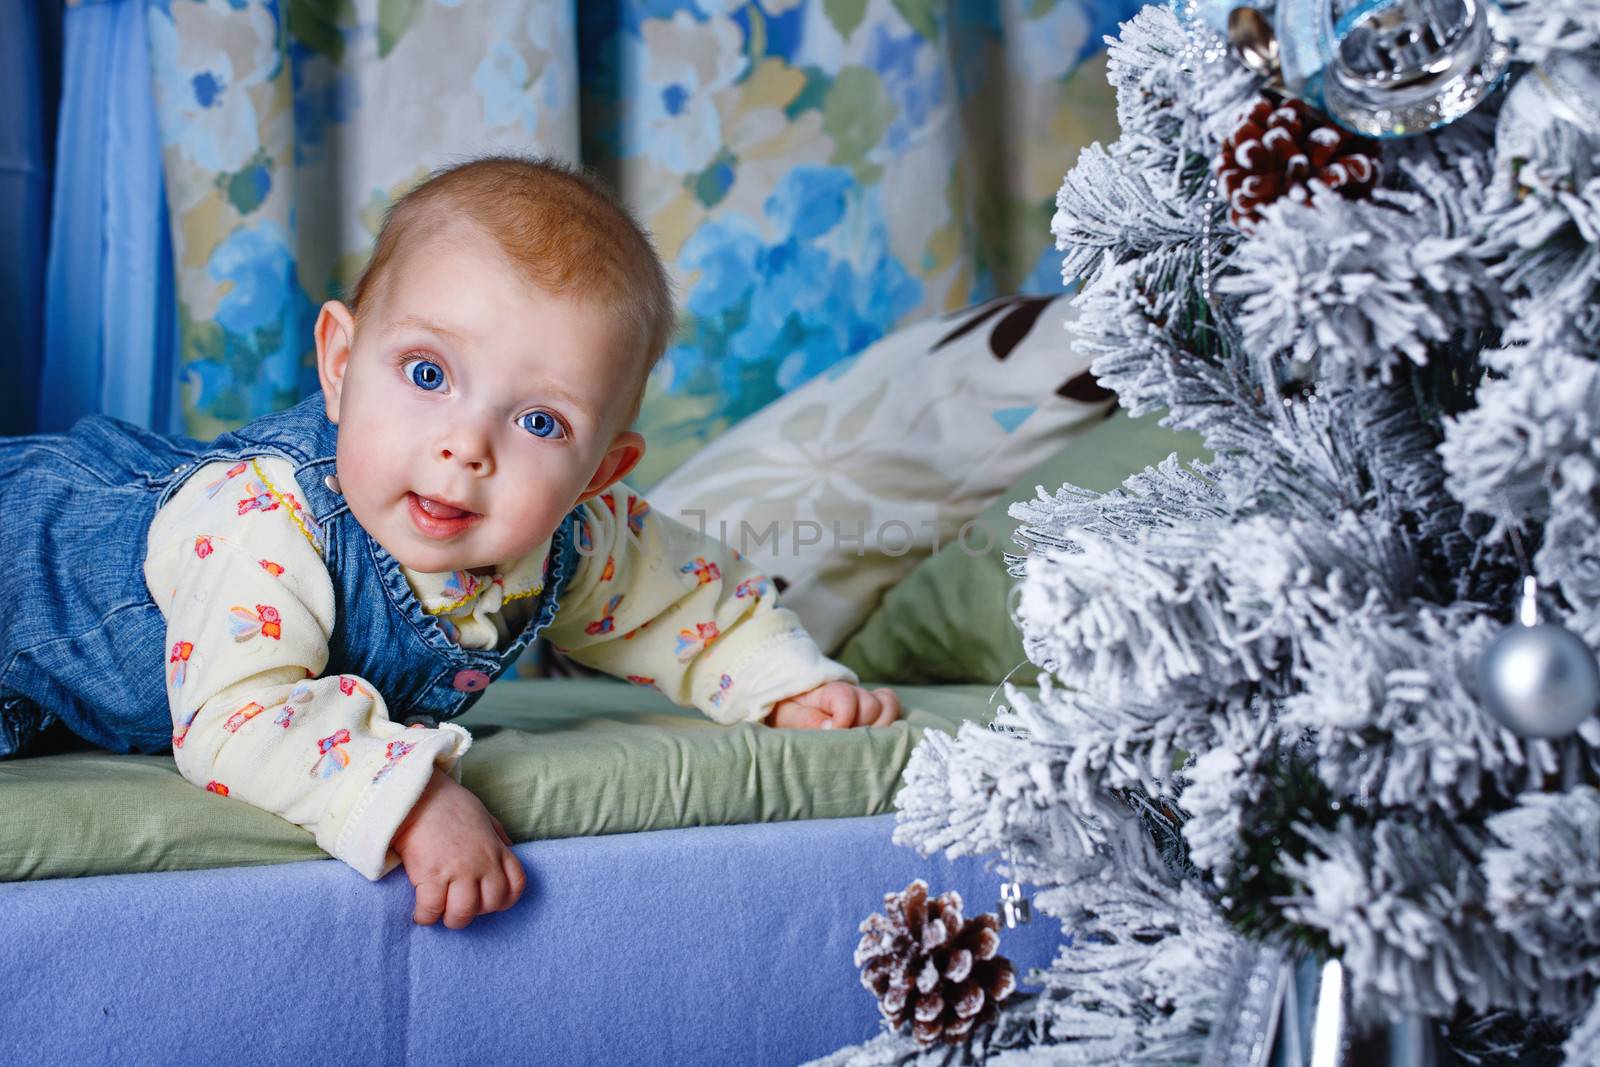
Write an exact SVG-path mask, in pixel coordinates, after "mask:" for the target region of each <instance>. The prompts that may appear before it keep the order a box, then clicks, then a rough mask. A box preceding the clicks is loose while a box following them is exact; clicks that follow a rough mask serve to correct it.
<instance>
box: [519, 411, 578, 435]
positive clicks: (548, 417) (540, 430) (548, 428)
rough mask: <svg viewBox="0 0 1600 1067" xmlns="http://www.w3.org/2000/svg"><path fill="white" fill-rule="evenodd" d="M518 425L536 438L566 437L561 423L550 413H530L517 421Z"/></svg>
mask: <svg viewBox="0 0 1600 1067" xmlns="http://www.w3.org/2000/svg"><path fill="white" fill-rule="evenodd" d="M517 425H518V426H521V427H522V428H523V429H524V430H527V431H528V432H529V433H531V434H533V436H535V437H565V436H566V431H565V430H563V429H562V428H561V423H559V422H557V421H556V417H555V416H554V415H552V414H550V413H549V412H548V411H530V412H528V413H527V414H526V415H524V416H522V418H520V419H518V420H517Z"/></svg>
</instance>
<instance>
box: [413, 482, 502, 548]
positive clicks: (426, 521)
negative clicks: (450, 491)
mask: <svg viewBox="0 0 1600 1067" xmlns="http://www.w3.org/2000/svg"><path fill="white" fill-rule="evenodd" d="M406 496H407V501H408V503H409V504H410V505H411V522H412V524H413V525H415V526H416V528H417V529H418V530H419V531H420V532H421V533H422V534H424V535H425V536H427V537H435V538H445V537H454V536H455V535H456V534H458V533H460V532H462V531H463V530H465V529H466V528H467V527H469V526H471V525H472V524H473V523H474V522H476V521H477V520H478V519H480V518H482V517H483V516H481V515H479V514H478V513H477V512H475V511H468V510H467V509H466V508H461V507H457V506H455V505H454V504H446V503H445V502H444V501H442V500H434V499H432V498H430V497H425V496H419V495H417V494H416V493H407V494H406Z"/></svg>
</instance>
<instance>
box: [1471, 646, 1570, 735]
mask: <svg viewBox="0 0 1600 1067" xmlns="http://www.w3.org/2000/svg"><path fill="white" fill-rule="evenodd" d="M1478 691H1479V695H1480V696H1481V697H1482V699H1483V703H1484V706H1485V707H1487V708H1488V709H1489V713H1490V714H1491V715H1493V716H1494V717H1495V718H1496V719H1497V720H1499V721H1500V722H1501V723H1502V724H1503V725H1505V726H1506V728H1507V729H1509V730H1511V731H1512V732H1514V733H1516V734H1518V735H1520V736H1522V737H1566V736H1567V735H1569V734H1571V733H1572V732H1573V731H1574V730H1576V729H1577V728H1578V727H1579V726H1581V725H1582V724H1583V722H1584V720H1585V719H1587V718H1589V716H1591V715H1593V714H1594V713H1595V712H1596V711H1600V666H1597V665H1596V663H1595V656H1594V653H1593V652H1592V651H1591V650H1590V649H1589V646H1588V645H1586V644H1584V643H1583V642H1582V641H1581V640H1580V639H1579V638H1578V636H1577V635H1576V634H1574V633H1573V632H1572V631H1571V630H1568V629H1567V628H1566V627H1565V626H1561V625H1559V624H1557V623H1553V622H1543V623H1539V624H1538V625H1537V626H1524V625H1521V624H1518V623H1513V624H1512V625H1511V626H1508V627H1507V628H1506V629H1505V631H1504V632H1502V633H1501V634H1500V635H1499V636H1498V637H1496V638H1495V639H1494V640H1493V641H1492V642H1490V643H1489V647H1488V648H1487V649H1485V650H1484V653H1483V658H1482V659H1481V660H1479V661H1478Z"/></svg>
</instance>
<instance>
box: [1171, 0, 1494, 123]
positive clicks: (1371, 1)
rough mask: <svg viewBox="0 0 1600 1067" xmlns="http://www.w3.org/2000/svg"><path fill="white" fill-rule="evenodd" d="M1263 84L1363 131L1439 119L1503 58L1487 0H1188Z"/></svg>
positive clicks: (1488, 83) (1467, 103)
mask: <svg viewBox="0 0 1600 1067" xmlns="http://www.w3.org/2000/svg"><path fill="white" fill-rule="evenodd" d="M1191 3H1199V4H1200V7H1199V9H1198V10H1197V11H1196V12H1195V15H1196V17H1197V18H1198V19H1199V20H1200V21H1203V22H1205V23H1206V24H1207V25H1209V26H1210V27H1211V28H1213V29H1216V30H1221V31H1223V32H1225V33H1226V34H1227V39H1228V43H1229V46H1230V48H1231V50H1232V51H1233V53H1234V55H1235V56H1236V57H1237V58H1238V59H1239V61H1240V62H1241V63H1243V64H1244V65H1245V66H1246V67H1248V68H1249V69H1250V70H1252V71H1254V72H1255V73H1257V74H1259V75H1261V76H1262V77H1263V78H1265V79H1266V83H1267V87H1268V88H1271V89H1277V90H1280V91H1282V92H1284V93H1286V94H1287V95H1289V96H1293V97H1296V98H1298V99H1300V100H1303V101H1304V102H1305V103H1307V104H1309V105H1311V106H1312V107H1314V108H1317V109H1318V110H1320V111H1325V112H1327V114H1328V116H1329V117H1330V118H1332V119H1333V121H1335V122H1337V123H1338V124H1339V125H1340V126H1343V127H1344V128H1345V129H1347V130H1350V131H1352V132H1354V133H1360V134H1364V135H1366V136H1368V137H1380V138H1393V137H1409V136H1411V135H1413V134H1418V133H1423V132H1426V131H1427V130H1432V129H1437V128H1438V127H1440V126H1445V125H1448V124H1449V123H1452V122H1454V121H1456V120H1457V119H1459V118H1460V117H1461V116H1463V115H1465V114H1467V112H1469V111H1471V110H1472V109H1473V108H1475V107H1477V106H1478V104H1479V103H1481V102H1482V101H1483V99H1484V98H1485V97H1486V96H1488V95H1489V94H1490V93H1491V92H1493V91H1494V90H1495V88H1496V87H1498V86H1499V84H1500V82H1501V80H1502V79H1503V78H1504V77H1505V74H1506V70H1507V68H1508V67H1509V66H1510V64H1511V45H1510V41H1509V33H1508V31H1507V29H1506V21H1505V18H1504V16H1503V15H1502V14H1501V13H1500V9H1499V7H1498V6H1497V5H1496V4H1495V3H1494V0H1281V2H1280V3H1279V4H1278V5H1277V10H1276V12H1275V14H1274V16H1273V18H1272V19H1271V20H1270V22H1269V20H1268V19H1267V17H1266V16H1265V15H1264V14H1263V13H1262V12H1260V11H1259V10H1257V9H1255V8H1252V7H1249V6H1247V5H1241V4H1239V3H1237V2H1236V0H1191Z"/></svg>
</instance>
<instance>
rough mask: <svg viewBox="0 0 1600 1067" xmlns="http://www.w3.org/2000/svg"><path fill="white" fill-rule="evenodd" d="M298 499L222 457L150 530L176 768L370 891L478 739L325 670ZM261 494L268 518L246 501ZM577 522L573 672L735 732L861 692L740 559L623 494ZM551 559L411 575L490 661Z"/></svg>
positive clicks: (267, 467)
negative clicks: (625, 684) (272, 823)
mask: <svg viewBox="0 0 1600 1067" xmlns="http://www.w3.org/2000/svg"><path fill="white" fill-rule="evenodd" d="M302 496H303V494H302V493H301V492H300V489H299V487H298V485H296V484H295V480H294V474H293V468H292V467H291V465H290V464H289V463H288V462H287V461H285V460H282V459H280V458H278V457H272V456H262V457H259V458H257V459H255V460H252V461H246V462H244V463H238V464H228V463H216V464H212V465H210V466H208V467H206V468H203V469H201V470H199V471H197V472H195V473H194V474H193V475H192V476H191V477H190V478H189V480H188V481H187V482H185V484H184V485H183V487H182V488H181V489H179V491H178V492H177V493H176V494H174V496H173V497H172V499H171V500H170V501H168V503H167V504H166V506H164V507H163V508H162V509H161V510H160V512H158V513H157V515H156V517H155V520H154V522H153V523H152V525H151V529H150V538H149V547H148V550H147V555H146V558H145V567H144V574H145V582H146V584H147V585H148V587H149V589H150V593H151V596H152V597H153V598H154V599H155V602H156V604H157V605H158V606H159V607H160V609H161V611H162V613H163V614H164V616H165V618H166V621H167V644H168V647H169V649H170V650H171V654H170V655H169V656H168V661H169V662H168V672H167V694H168V702H169V705H170V707H171V710H172V718H173V755H174V758H175V759H176V761H177V764H178V769H179V771H180V772H181V773H182V774H183V775H184V777H185V778H187V779H189V780H190V781H191V782H194V783H195V784H196V785H199V786H202V787H205V788H209V789H212V790H214V791H217V792H222V793H225V794H226V795H228V796H230V797H236V798H238V799H240V800H244V801H246V802H248V803H251V804H254V805H256V806H258V807H261V808H264V809H266V810H268V811H271V812H273V813H274V814H276V815H279V816H281V817H282V818H285V819H288V820H289V821H290V822H293V823H296V824H297V825H300V826H304V827H306V828H307V829H308V830H311V831H312V832H313V833H314V834H315V836H316V840H317V844H318V845H319V846H321V847H322V848H323V849H324V850H326V851H327V852H329V853H330V854H332V855H333V856H336V857H338V858H339V859H341V860H344V861H345V862H346V863H348V864H350V865H351V866H352V867H354V868H355V869H356V870H358V871H360V872H361V873H362V874H363V875H365V876H366V877H368V878H373V879H376V878H380V877H382V876H383V875H384V874H387V873H388V872H389V871H391V870H393V869H394V867H395V866H396V865H397V864H398V863H399V857H398V856H396V855H395V854H394V852H393V851H392V850H390V849H389V841H390V839H391V838H392V837H393V836H394V832H395V830H397V829H398V828H399V826H400V823H401V822H403V821H404V819H405V817H406V815H407V814H408V813H409V812H410V810H411V808H412V807H413V806H414V805H415V803H416V801H417V798H418V796H420V795H421V792H422V789H423V787H424V786H426V784H427V780H428V777H429V775H430V774H431V773H432V769H433V767H434V766H439V767H441V768H443V769H445V770H447V771H450V772H452V773H455V774H457V775H458V776H459V771H458V770H457V769H456V764H457V762H458V761H459V759H460V758H461V756H462V754H463V753H465V752H466V751H467V748H468V747H469V746H470V745H471V737H470V735H469V734H468V733H467V731H466V730H464V729H462V728H461V727H459V726H456V725H454V724H451V723H443V724H440V725H438V726H427V725H419V724H415V723H413V724H411V725H409V726H407V725H405V724H401V723H395V722H392V721H391V720H390V718H389V711H388V707H387V705H386V704H385V703H384V698H383V694H382V693H379V692H377V691H376V690H375V687H374V686H372V685H371V684H370V683H368V682H366V681H365V680H363V679H361V678H358V677H355V676H351V675H334V676H328V677H324V676H323V675H322V672H323V669H324V668H325V667H326V665H327V662H328V640H329V636H330V635H331V634H332V632H333V626H334V618H335V613H336V611H337V605H336V603H335V599H334V591H333V581H332V579H331V577H330V575H329V573H328V570H327V567H326V566H325V565H324V563H323V561H322V556H321V548H320V536H319V533H318V531H317V530H316V528H315V526H314V524H313V523H311V521H310V518H309V516H308V515H307V514H306V513H305V511H304V509H303V508H302V507H301V506H300V504H299V500H300V499H301V498H302ZM252 499H256V500H259V501H261V502H262V504H263V506H259V507H248V506H242V505H241V500H243V502H244V504H248V502H249V501H250V500H252ZM266 504H271V505H272V506H270V507H268V506H265V505H266ZM580 517H581V520H582V521H581V522H580V523H579V524H578V527H577V533H578V548H579V556H580V558H579V561H578V565H577V567H576V569H575V572H574V573H573V575H572V576H571V578H570V579H569V581H568V583H567V585H566V587H565V588H564V590H563V592H562V595H561V601H560V606H559V608H558V610H557V613H556V615H555V617H554V619H553V620H552V621H551V623H550V625H549V626H548V627H547V628H546V629H545V631H544V636H545V637H546V638H547V639H548V640H549V641H550V642H551V644H552V645H554V646H555V647H557V648H559V649H561V650H562V651H564V652H566V653H567V654H569V655H571V656H572V658H574V659H575V660H578V661H579V662H581V663H585V664H588V665H591V666H593V667H596V668H598V669H600V670H603V671H606V672H607V673H610V674H615V675H618V676H621V677H626V678H628V679H629V680H630V681H633V682H636V683H638V684H644V685H653V686H655V687H656V688H657V689H659V690H660V691H661V692H662V693H664V694H666V696H667V697H668V698H669V699H671V700H673V701H674V702H675V703H678V704H680V705H685V706H688V705H693V706H695V707H698V708H699V709H700V710H701V711H703V712H704V713H705V714H706V715H707V716H708V717H710V718H712V719H714V720H716V721H717V722H721V723H727V724H733V723H739V722H753V721H757V720H760V719H761V718H764V717H765V716H766V714H767V713H768V712H769V711H770V710H771V708H772V705H773V704H774V703H776V702H777V701H779V700H781V699H784V698H785V697H789V696H793V695H795V694H798V693H801V692H804V691H806V690H808V689H811V688H813V687H815V686H818V685H821V684H823V683H824V682H828V681H834V680H840V679H843V680H848V681H855V680H856V678H855V675H854V674H853V673H851V672H850V671H849V669H848V668H845V667H843V666H841V665H839V664H837V663H835V662H833V661H832V660H829V659H827V658H826V657H824V656H823V655H822V653H821V651H820V650H819V649H818V648H817V646H816V644H815V643H814V642H813V641H812V640H811V638H810V637H809V635H807V634H806V632H805V630H804V629H803V628H802V627H801V625H800V622H799V620H798V619H797V618H796V617H795V616H794V614H793V613H792V612H790V611H788V610H787V609H785V608H782V607H779V606H778V604H777V599H776V592H775V590H774V589H773V588H772V586H771V583H770V582H769V581H768V580H767V579H766V578H765V577H764V576H763V575H762V574H760V573H759V572H758V571H756V570H755V569H754V568H753V567H751V566H750V564H749V563H748V562H746V561H745V560H744V559H743V558H742V557H740V556H739V554H738V553H737V552H735V551H734V550H732V549H731V548H729V547H728V546H726V545H724V544H723V543H721V542H720V541H717V540H716V539H714V538H708V537H705V536H703V535H702V534H700V533H699V532H697V531H694V530H692V529H690V528H689V527H688V526H686V525H685V524H683V523H680V522H677V521H676V520H674V519H672V518H670V517H668V516H665V515H660V514H657V513H656V512H654V511H652V510H651V508H650V506H649V504H648V503H647V502H646V501H645V500H644V499H643V498H642V497H641V496H639V494H637V493H635V492H634V491H633V490H631V489H629V488H628V487H627V486H625V485H623V484H620V483H619V484H617V485H615V486H613V487H612V488H611V489H610V490H608V491H607V492H605V493H603V494H601V495H600V496H597V497H595V498H594V499H593V500H590V501H588V502H586V503H585V504H584V505H583V507H582V510H581V515H580ZM548 551H549V543H548V542H546V543H545V544H543V545H540V546H538V547H537V548H536V549H534V551H532V552H530V553H529V554H527V555H526V556H524V557H522V558H521V559H518V560H512V561H509V562H507V563H506V564H504V565H503V566H501V567H500V568H498V569H497V570H496V572H495V573H494V574H484V575H480V574H474V573H471V572H468V571H455V572H452V573H449V574H425V573H420V572H415V571H411V570H409V569H405V568H402V570H403V572H404V574H405V576H406V579H407V581H408V582H409V583H410V584H411V587H412V589H413V591H414V592H415V593H416V594H417V597H418V600H419V601H420V602H421V604H422V606H423V609H424V610H425V611H427V612H428V613H429V614H432V615H436V616H438V617H440V619H441V621H443V622H444V623H445V624H446V625H445V629H446V632H447V633H449V634H450V635H451V636H452V638H453V639H455V640H456V641H457V642H458V643H459V644H460V645H462V647H465V648H474V649H494V648H498V647H501V646H502V645H504V644H506V643H508V642H509V640H510V639H511V638H512V637H513V636H514V635H515V634H516V633H517V632H519V631H520V630H521V628H522V626H523V625H525V623H526V622H527V619H528V614H529V607H528V606H529V605H531V604H534V603H535V602H536V600H535V597H536V596H537V594H538V593H539V592H541V591H542V586H541V582H542V578H543V571H544V561H545V557H546V556H547V555H548ZM313 735H315V736H313Z"/></svg>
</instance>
